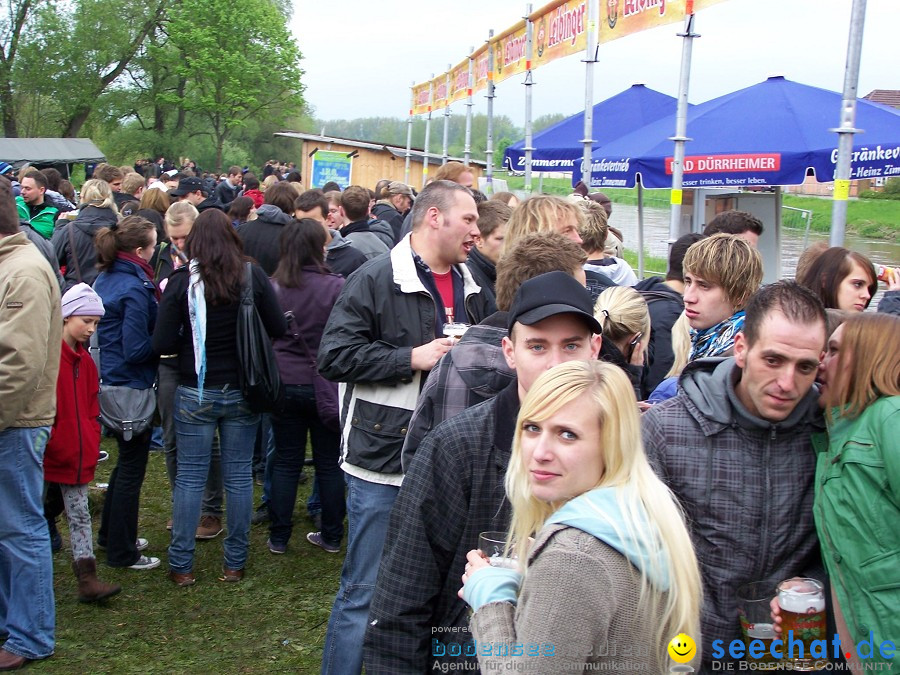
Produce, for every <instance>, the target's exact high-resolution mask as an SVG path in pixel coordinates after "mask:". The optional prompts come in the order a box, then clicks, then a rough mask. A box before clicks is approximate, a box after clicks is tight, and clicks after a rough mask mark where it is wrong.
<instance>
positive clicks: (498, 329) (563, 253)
mask: <svg viewBox="0 0 900 675" xmlns="http://www.w3.org/2000/svg"><path fill="white" fill-rule="evenodd" d="M479 225H480V221H479ZM472 253H474V251H473V252H472ZM472 253H470V254H469V257H470V258H471V256H472ZM586 259H587V256H586V255H585V253H584V250H583V249H582V248H581V247H580V246H579V245H578V244H576V243H575V242H573V241H572V240H570V239H568V238H566V237H564V236H563V235H561V234H558V233H556V232H536V233H534V234H529V235H526V236H524V237H522V238H520V239H519V240H518V241H517V242H516V243H515V245H514V246H513V247H512V248H511V249H510V250H509V251H507V252H506V253H505V254H504V255H503V258H501V259H500V261H499V262H498V263H497V286H496V288H497V296H496V307H497V311H496V312H494V313H493V314H491V315H490V316H489V317H487V318H486V319H485V320H484V321H482V322H481V323H479V324H478V325H477V326H472V327H471V328H469V329H468V330H467V331H466V333H465V335H463V336H462V337H461V338H460V339H459V342H458V343H457V344H456V345H454V347H453V349H452V350H450V351H449V352H447V354H445V355H444V357H443V358H442V359H441V360H440V361H438V364H437V366H435V367H434V368H433V369H432V370H431V372H430V373H429V374H428V379H427V380H426V381H425V386H424V387H423V388H422V393H421V394H420V395H419V400H418V402H417V403H416V409H415V411H414V412H413V417H412V420H411V421H410V424H409V432H408V433H407V434H406V439H405V440H404V441H403V456H402V460H403V469H404V470H406V469H408V468H409V466H410V463H411V462H412V459H413V456H414V455H415V452H416V450H417V449H418V447H419V444H420V443H421V442H422V439H423V438H425V436H426V434H427V433H428V432H429V431H431V430H432V429H434V428H435V427H436V426H437V425H438V424H440V423H441V422H443V421H444V420H446V419H450V418H451V417H453V416H455V415H458V414H459V413H461V412H462V411H463V410H466V409H467V408H471V407H472V406H473V405H476V404H478V403H481V402H482V401H486V400H488V399H490V398H493V397H494V396H496V395H497V394H498V393H499V392H501V391H502V390H503V389H504V388H505V387H506V385H508V384H509V382H510V380H511V379H513V378H514V377H515V372H514V371H513V370H511V369H510V368H509V367H508V366H507V365H506V361H505V360H504V358H503V338H504V337H506V336H507V334H508V332H509V330H508V328H507V325H506V324H507V319H508V318H509V308H510V306H511V305H512V302H513V298H514V297H515V295H516V293H517V292H518V290H519V287H520V286H521V285H522V284H523V283H524V282H526V281H528V280H529V279H532V278H534V277H537V276H540V275H541V274H546V273H548V272H565V273H566V274H570V275H572V276H573V277H574V278H575V279H577V280H578V283H580V284H581V285H582V286H584V285H585V276H584V268H583V267H582V265H583V264H584V261H585V260H586Z"/></svg>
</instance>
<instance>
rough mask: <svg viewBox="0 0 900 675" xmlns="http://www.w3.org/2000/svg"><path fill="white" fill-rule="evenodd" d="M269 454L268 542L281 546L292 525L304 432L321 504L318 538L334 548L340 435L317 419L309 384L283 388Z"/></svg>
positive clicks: (338, 532)
mask: <svg viewBox="0 0 900 675" xmlns="http://www.w3.org/2000/svg"><path fill="white" fill-rule="evenodd" d="M272 430H273V431H274V432H275V454H274V456H273V458H272V461H271V462H270V464H271V466H272V490H271V492H270V494H269V497H270V500H269V513H270V514H271V516H272V523H271V525H270V526H269V533H270V535H271V539H272V542H274V543H276V544H286V543H287V542H288V539H290V537H291V531H292V529H293V520H292V516H293V514H294V503H295V502H296V501H297V482H298V481H299V478H300V471H301V470H302V469H303V460H304V458H305V457H306V436H307V432H308V433H309V437H310V440H311V441H312V450H313V462H315V467H316V481H317V483H318V485H319V488H320V500H321V502H322V537H323V538H324V539H325V541H326V542H327V543H329V544H334V545H335V546H339V545H340V543H341V540H342V539H343V538H344V514H345V512H346V507H345V502H344V474H343V472H342V471H341V469H340V467H339V466H338V460H339V459H340V452H341V450H340V443H341V439H340V434H339V433H338V432H337V431H332V430H331V429H329V428H328V427H326V426H325V425H324V424H322V422H321V421H320V420H319V413H318V412H317V411H316V394H315V391H314V390H313V386H312V385H311V384H310V385H302V386H295V385H288V386H287V387H285V408H284V410H282V411H281V412H279V413H277V414H273V415H272Z"/></svg>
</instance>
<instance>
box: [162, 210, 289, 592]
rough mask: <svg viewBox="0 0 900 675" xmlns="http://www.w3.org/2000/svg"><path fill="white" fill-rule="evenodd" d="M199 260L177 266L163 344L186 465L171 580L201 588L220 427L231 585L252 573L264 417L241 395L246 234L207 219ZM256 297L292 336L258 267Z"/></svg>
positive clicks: (193, 257)
mask: <svg viewBox="0 0 900 675" xmlns="http://www.w3.org/2000/svg"><path fill="white" fill-rule="evenodd" d="M185 249H186V253H187V256H188V258H189V260H190V263H189V264H188V265H184V266H183V267H181V268H179V269H177V270H175V271H174V272H173V273H172V275H171V276H170V277H169V283H168V285H167V286H166V291H165V293H164V294H163V298H162V302H161V305H160V316H159V322H158V324H157V328H156V332H155V333H154V335H153V347H154V349H155V350H156V351H157V352H158V353H160V354H178V367H179V382H180V384H179V386H178V389H177V390H176V392H175V434H176V438H177V444H178V469H177V474H176V477H175V494H174V500H173V507H172V521H173V522H172V543H171V545H170V546H169V578H170V579H171V580H172V581H173V582H174V583H175V584H177V585H178V586H190V585H191V584H193V583H194V581H195V579H194V571H193V569H194V536H195V533H196V529H197V521H198V519H199V518H200V502H201V500H202V497H203V487H204V485H205V484H206V478H207V475H208V474H209V462H210V455H211V451H212V442H213V436H214V435H215V433H216V432H217V431H218V433H219V442H220V445H221V453H222V474H223V478H224V484H225V494H226V496H227V497H226V504H227V506H226V508H227V528H228V536H227V537H226V538H225V543H224V547H225V560H224V566H223V567H224V569H223V575H222V577H221V580H222V581H231V582H235V581H240V580H241V579H242V578H243V576H244V566H245V564H246V562H247V552H248V549H249V545H250V541H249V534H250V514H251V511H252V503H253V477H252V473H251V469H250V463H251V459H252V454H253V442H254V439H255V438H256V429H257V426H258V425H259V415H258V414H256V413H253V412H252V411H251V410H250V408H249V407H248V405H247V402H246V401H245V400H244V397H243V395H242V394H241V389H240V385H239V382H238V372H239V370H240V364H239V361H238V354H237V350H236V348H235V347H236V341H237V322H238V309H239V307H240V297H241V287H242V284H243V279H244V267H245V263H246V262H248V261H249V259H248V258H247V257H246V256H245V255H244V251H243V245H242V244H241V240H240V237H238V235H237V233H236V232H235V230H234V227H232V225H231V222H230V221H229V220H228V216H226V215H225V214H224V213H222V212H221V211H219V210H218V209H209V210H207V211H204V212H203V213H201V214H200V216H199V217H198V218H197V220H196V221H194V226H193V228H192V229H191V233H190V234H189V235H188V237H187V240H186V242H185ZM251 278H252V290H253V299H254V303H255V305H256V309H257V311H258V312H259V315H260V317H261V318H262V321H263V324H264V325H265V327H266V331H267V332H268V333H269V335H270V336H271V337H273V338H274V337H279V336H281V335H282V334H283V333H284V329H285V322H284V316H283V315H282V313H281V309H280V308H279V306H278V300H277V298H276V297H275V293H274V291H273V290H272V286H271V284H270V283H269V280H268V278H267V277H266V275H265V273H264V272H263V271H262V269H261V268H260V267H259V266H258V265H256V264H255V263H252V262H251Z"/></svg>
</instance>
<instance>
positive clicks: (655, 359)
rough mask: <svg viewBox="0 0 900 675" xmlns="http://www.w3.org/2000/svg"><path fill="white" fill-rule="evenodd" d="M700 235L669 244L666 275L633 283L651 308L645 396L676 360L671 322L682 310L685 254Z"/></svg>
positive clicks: (644, 378)
mask: <svg viewBox="0 0 900 675" xmlns="http://www.w3.org/2000/svg"><path fill="white" fill-rule="evenodd" d="M701 239H703V235H702V234H698V233H696V232H691V233H690V234H685V235H683V236H681V237H679V238H678V239H677V240H676V241H675V243H674V244H672V246H671V247H670V248H669V266H668V271H667V272H666V278H665V279H661V278H660V277H647V278H646V279H642V280H641V281H639V282H638V283H637V284H635V285H634V290H636V291H638V292H639V293H640V294H641V295H642V296H643V298H644V300H646V301H647V308H648V309H649V310H650V341H649V342H648V343H647V352H646V354H647V366H646V367H645V368H644V375H643V381H642V382H641V389H642V392H643V395H644V398H645V399H646V398H647V397H648V396H649V395H650V394H651V393H653V390H654V389H656V387H657V386H659V383H660V382H662V381H663V380H664V379H665V377H666V374H667V373H668V372H669V370H671V368H672V364H674V363H675V354H674V352H673V351H672V326H674V325H675V322H676V321H678V317H680V316H681V313H682V312H683V311H684V296H683V293H684V271H683V269H682V263H683V261H684V254H685V253H687V250H688V248H690V246H691V244H694V243H696V242H698V241H700V240H701Z"/></svg>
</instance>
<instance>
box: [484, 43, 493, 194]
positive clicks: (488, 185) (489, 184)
mask: <svg viewBox="0 0 900 675" xmlns="http://www.w3.org/2000/svg"><path fill="white" fill-rule="evenodd" d="M493 38H494V30H493V28H492V29H491V30H490V31H488V85H487V145H486V146H485V149H484V155H485V160H486V161H487V166H486V167H485V170H484V177H485V186H484V193H485V194H486V195H488V196H490V195H492V194H493V193H494V43H493Z"/></svg>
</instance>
